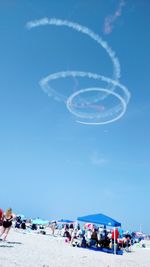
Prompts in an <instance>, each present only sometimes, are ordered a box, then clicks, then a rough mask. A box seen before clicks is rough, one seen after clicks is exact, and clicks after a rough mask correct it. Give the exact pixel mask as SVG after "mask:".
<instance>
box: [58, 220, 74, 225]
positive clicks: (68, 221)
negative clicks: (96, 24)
mask: <svg viewBox="0 0 150 267" xmlns="http://www.w3.org/2000/svg"><path fill="white" fill-rule="evenodd" d="M57 222H58V223H62V224H63V223H64V224H65V223H73V221H70V220H64V219H61V220H58V221H57Z"/></svg>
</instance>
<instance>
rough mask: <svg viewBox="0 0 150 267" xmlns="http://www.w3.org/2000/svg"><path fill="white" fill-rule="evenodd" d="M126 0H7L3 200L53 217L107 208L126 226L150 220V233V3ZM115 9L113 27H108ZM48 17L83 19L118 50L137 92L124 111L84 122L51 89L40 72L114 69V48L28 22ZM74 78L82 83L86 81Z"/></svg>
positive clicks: (125, 76) (3, 9)
mask: <svg viewBox="0 0 150 267" xmlns="http://www.w3.org/2000/svg"><path fill="white" fill-rule="evenodd" d="M124 2H125V5H123V6H121V3H122V1H119V0H109V1H105V0H101V1H99V0H50V1H49V0H38V1H37V0H24V1H19V0H1V1H0V35H1V42H0V179H1V194H0V206H1V207H2V208H3V209H5V208H7V207H9V206H11V207H12V208H13V210H14V211H15V212H16V213H24V214H25V215H26V216H31V217H36V216H40V217H42V218H46V219H54V218H59V219H60V218H67V219H76V217H77V216H82V215H87V214H93V213H104V214H106V215H108V216H111V217H113V218H115V219H116V220H118V221H120V222H122V224H123V227H124V228H125V229H127V228H128V229H132V230H133V229H135V230H138V229H139V227H140V225H141V227H142V229H143V231H146V232H150V225H149V222H150V215H149V203H150V194H149V189H150V179H149V178H150V177H149V168H150V167H149V166H150V149H149V148H150V137H149V136H150V123H149V122H150V90H149V86H150V75H149V71H150V52H149V47H150V29H149V25H150V16H149V14H150V13H149V12H150V2H149V1H148V0H136V1H127V0H126V1H124ZM117 10H118V12H120V16H116V17H115V16H114V14H115V12H116V11H117ZM109 15H112V17H113V20H112V24H111V26H112V29H111V32H109V33H107V34H106V33H105V32H104V21H105V19H106V18H107V17H108V16H109ZM43 17H48V18H52V17H55V18H59V19H62V20H64V19H66V20H70V21H73V22H77V23H79V24H81V25H84V26H86V27H88V28H90V29H91V30H92V31H94V32H95V33H97V34H99V35H100V36H101V38H103V39H104V40H106V41H107V43H108V44H109V46H110V47H111V48H112V49H113V50H114V51H115V52H116V55H117V57H118V59H119V61H120V65H121V78H120V82H121V83H122V84H124V85H125V86H127V87H128V89H129V91H130V93H131V100H130V102H129V104H128V107H127V111H126V113H125V115H124V116H123V117H122V118H121V119H120V120H118V121H116V122H114V123H111V124H106V125H99V126H89V125H82V124H79V123H77V122H76V119H75V117H74V116H73V115H72V114H71V113H70V112H69V111H68V110H67V108H66V106H65V104H64V103H63V102H59V101H57V100H55V99H54V98H52V97H48V95H47V94H45V93H44V92H43V91H42V89H41V87H40V85H39V81H40V80H41V79H42V78H43V77H45V76H47V75H49V74H51V73H54V72H59V71H62V70H64V71H69V70H80V71H90V72H96V73H98V74H101V75H106V76H108V77H110V78H111V77H112V64H111V61H110V59H109V57H108V55H107V53H106V52H105V50H104V49H102V48H100V47H99V46H98V45H97V44H96V43H95V42H94V41H93V40H91V39H90V38H88V37H87V36H83V35H82V34H81V33H78V32H76V31H72V30H71V29H67V28H65V27H59V28H58V27H56V26H43V27H37V28H35V29H31V30H28V29H27V28H26V23H27V22H28V21H31V20H35V19H42V18H43ZM112 17H111V18H112ZM61 82H62V86H63V87H65V86H66V87H67V88H68V83H67V79H64V80H63V81H61V80H59V81H56V82H55V88H57V86H58V87H60V86H61ZM79 82H80V81H78V83H79ZM88 82H89V81H88V80H87V81H86V83H87V84H88ZM65 83H66V84H65ZM70 83H72V87H73V88H74V90H75V89H76V86H77V85H76V83H77V81H76V80H72V81H71V82H70ZM78 86H79V85H78ZM62 90H63V89H62ZM68 90H70V89H69V88H68Z"/></svg>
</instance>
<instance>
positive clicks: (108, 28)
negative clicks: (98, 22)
mask: <svg viewBox="0 0 150 267" xmlns="http://www.w3.org/2000/svg"><path fill="white" fill-rule="evenodd" d="M123 6H125V1H124V0H121V1H120V3H119V5H118V8H117V10H116V11H115V13H114V14H113V15H110V16H107V17H106V18H105V21H104V30H103V31H104V33H105V34H110V33H111V32H112V30H113V24H114V22H115V21H116V20H117V18H118V17H120V16H121V14H122V9H123Z"/></svg>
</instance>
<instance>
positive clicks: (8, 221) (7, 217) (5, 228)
mask: <svg viewBox="0 0 150 267" xmlns="http://www.w3.org/2000/svg"><path fill="white" fill-rule="evenodd" d="M12 220H13V214H12V209H11V208H8V209H7V210H6V212H5V213H4V214H3V215H2V221H3V222H2V229H1V233H0V237H1V236H2V235H3V241H5V240H6V238H7V236H8V233H9V231H10V228H11V226H12Z"/></svg>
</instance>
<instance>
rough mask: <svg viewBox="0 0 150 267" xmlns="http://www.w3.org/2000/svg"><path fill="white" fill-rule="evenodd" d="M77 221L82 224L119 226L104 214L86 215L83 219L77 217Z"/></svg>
mask: <svg viewBox="0 0 150 267" xmlns="http://www.w3.org/2000/svg"><path fill="white" fill-rule="evenodd" d="M77 220H78V221H82V222H90V223H95V224H102V225H105V226H106V225H107V226H111V227H118V226H121V223H120V222H117V221H115V220H114V219H112V218H110V217H108V216H106V215H104V214H101V213H99V214H93V215H87V216H83V217H78V218H77Z"/></svg>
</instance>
